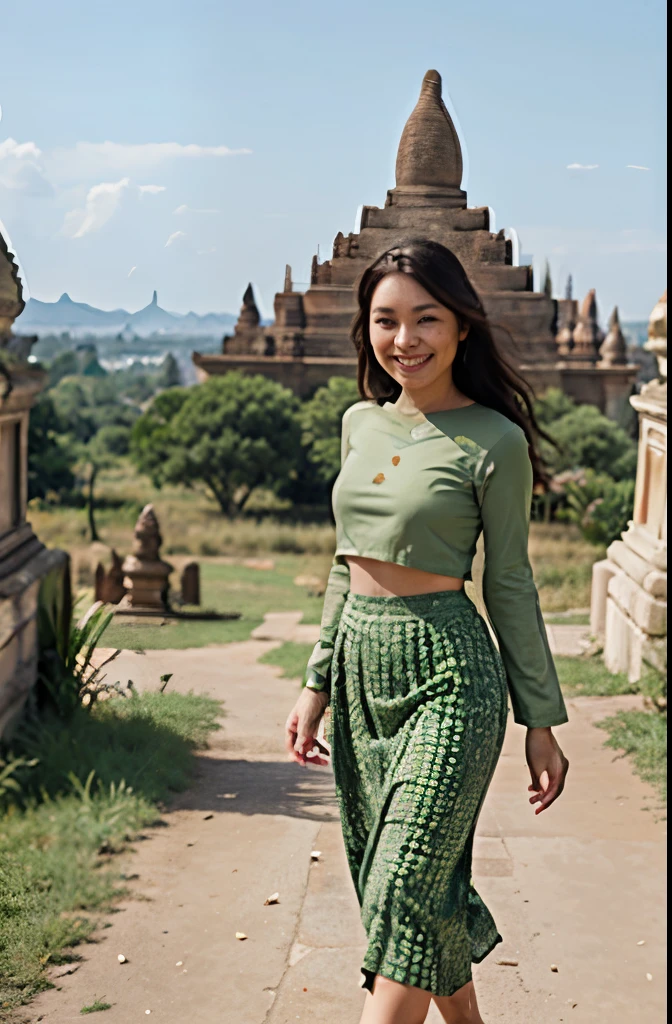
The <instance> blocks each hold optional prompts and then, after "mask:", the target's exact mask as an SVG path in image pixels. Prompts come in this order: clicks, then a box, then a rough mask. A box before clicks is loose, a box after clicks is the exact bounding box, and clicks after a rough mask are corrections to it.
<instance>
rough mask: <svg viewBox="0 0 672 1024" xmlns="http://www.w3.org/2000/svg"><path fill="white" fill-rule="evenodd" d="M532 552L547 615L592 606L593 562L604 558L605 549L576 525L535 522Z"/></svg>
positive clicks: (540, 596)
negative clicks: (587, 537) (585, 538)
mask: <svg viewBox="0 0 672 1024" xmlns="http://www.w3.org/2000/svg"><path fill="white" fill-rule="evenodd" d="M529 553H530V561H531V563H532V568H533V570H534V578H535V581H536V584H537V588H538V590H539V602H540V604H541V609H542V611H543V612H544V613H545V614H548V613H551V612H563V611H567V610H568V609H571V608H587V607H588V606H589V605H590V586H591V582H592V575H593V563H594V562H597V561H599V560H600V559H601V558H604V555H605V551H604V548H599V547H595V546H594V545H593V544H589V543H588V542H587V541H586V540H584V539H583V537H582V536H581V533H580V532H579V529H578V527H576V526H571V525H569V524H563V523H548V524H546V523H532V524H531V526H530V543H529ZM562 621H563V622H566V621H567V620H566V619H563V620H562ZM579 624H580V625H582V624H583V623H579Z"/></svg>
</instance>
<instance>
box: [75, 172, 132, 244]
mask: <svg viewBox="0 0 672 1024" xmlns="http://www.w3.org/2000/svg"><path fill="white" fill-rule="evenodd" d="M130 183H131V182H130V178H122V179H121V180H120V181H103V182H101V183H100V185H94V186H93V188H90V189H89V191H88V194H87V196H86V201H85V204H84V207H83V209H78V210H70V212H69V213H67V214H66V216H65V221H64V223H63V232H64V234H66V235H68V236H69V237H70V238H83V237H84V235H88V234H90V233H91V232H92V231H98V230H99V229H100V228H102V227H103V225H104V224H107V222H108V220H109V219H110V217H111V216H112V214H113V213H114V212H115V210H116V209H117V207H118V206H119V203H120V202H121V197H122V195H123V194H124V192H125V191H126V189H127V188H128V186H129V185H130Z"/></svg>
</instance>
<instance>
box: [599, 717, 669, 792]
mask: <svg viewBox="0 0 672 1024" xmlns="http://www.w3.org/2000/svg"><path fill="white" fill-rule="evenodd" d="M597 724H598V727H599V728H600V729H604V730H606V732H608V733H609V738H608V739H607V741H606V746H608V747H611V748H612V749H613V750H621V751H623V754H624V756H627V757H629V758H631V760H632V764H633V767H634V770H635V772H636V773H637V775H639V776H640V777H641V778H642V779H644V781H645V782H649V783H651V785H652V786H653V787H654V788H655V790H656V792H657V793H658V795H659V796H660V798H661V799H662V800H667V716H666V715H661V714H658V712H655V711H639V710H633V711H619V712H617V714H615V715H610V716H609V718H605V719H603V721H601V722H598V723H597Z"/></svg>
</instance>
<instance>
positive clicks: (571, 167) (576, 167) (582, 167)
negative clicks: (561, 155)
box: [567, 164, 600, 171]
mask: <svg viewBox="0 0 672 1024" xmlns="http://www.w3.org/2000/svg"><path fill="white" fill-rule="evenodd" d="M599 166H600V165H599V164H567V170H568V171H596V170H597V168H598V167H599Z"/></svg>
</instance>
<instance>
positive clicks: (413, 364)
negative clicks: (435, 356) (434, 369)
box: [392, 352, 432, 373]
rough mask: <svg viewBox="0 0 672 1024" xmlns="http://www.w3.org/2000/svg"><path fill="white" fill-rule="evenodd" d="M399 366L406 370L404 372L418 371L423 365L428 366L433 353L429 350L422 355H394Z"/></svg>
mask: <svg viewBox="0 0 672 1024" xmlns="http://www.w3.org/2000/svg"><path fill="white" fill-rule="evenodd" d="M392 358H393V359H394V361H395V363H396V364H397V366H398V367H399V368H400V369H401V370H403V371H404V373H417V371H418V370H421V369H422V367H423V366H426V365H427V363H428V362H429V360H430V359H431V358H432V353H431V352H428V353H427V354H426V355H422V356H413V357H410V356H409V357H406V356H393V357H392Z"/></svg>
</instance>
